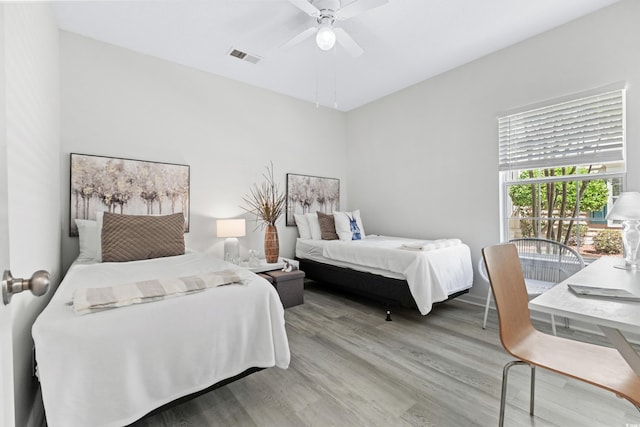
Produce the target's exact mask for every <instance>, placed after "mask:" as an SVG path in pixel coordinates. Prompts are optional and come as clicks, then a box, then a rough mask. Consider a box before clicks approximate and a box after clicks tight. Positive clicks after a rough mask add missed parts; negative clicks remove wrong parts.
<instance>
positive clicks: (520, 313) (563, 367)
mask: <svg viewBox="0 0 640 427" xmlns="http://www.w3.org/2000/svg"><path fill="white" fill-rule="evenodd" d="M482 255H483V257H484V261H485V264H486V269H487V274H488V277H489V283H490V284H491V289H492V291H493V296H494V300H495V303H496V309H497V311H498V321H499V326H500V340H501V342H502V346H503V347H504V349H505V350H506V351H507V352H508V353H509V354H511V355H512V356H514V357H515V358H516V359H518V360H515V361H511V362H508V363H507V364H506V365H505V366H504V369H503V374H502V393H501V396H500V419H499V425H500V426H502V425H503V424H504V410H505V397H506V391H507V377H508V374H509V369H510V368H511V367H512V366H513V365H520V364H528V365H529V366H530V367H531V396H530V402H529V414H530V415H531V416H533V410H534V392H535V368H536V367H540V368H544V369H548V370H550V371H553V372H556V373H558V374H561V375H565V376H567V377H571V378H574V379H577V380H580V381H584V382H586V383H589V384H592V385H594V386H596V387H600V388H603V389H605V390H609V391H611V392H613V393H615V394H616V395H618V396H619V397H622V398H624V399H627V400H628V401H630V402H631V403H633V404H634V405H635V406H636V408H638V406H639V405H640V377H639V376H638V375H637V374H636V373H635V372H634V371H633V370H632V369H631V368H630V367H629V365H628V364H627V362H626V361H625V360H624V359H623V358H622V356H621V355H620V353H618V351H617V350H615V349H613V348H608V347H602V346H599V345H595V344H588V343H583V342H579V341H573V340H570V339H566V338H561V337H556V336H553V335H549V334H545V333H542V332H540V331H538V330H536V329H535V328H534V327H533V325H532V323H531V319H530V313H529V307H528V303H529V298H528V296H527V290H526V286H525V281H524V276H523V271H522V268H521V260H520V257H519V253H518V250H517V248H516V245H515V244H513V243H505V244H501V245H496V246H491V247H487V248H484V249H483V250H482Z"/></svg>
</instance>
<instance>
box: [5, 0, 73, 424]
mask: <svg viewBox="0 0 640 427" xmlns="http://www.w3.org/2000/svg"><path fill="white" fill-rule="evenodd" d="M3 8H4V20H3V21H2V23H3V24H2V28H3V31H4V51H5V52H4V61H3V62H2V63H0V66H1V67H4V77H5V79H4V81H2V82H1V83H2V84H5V85H6V86H5V95H6V98H5V99H4V102H6V104H5V108H6V142H7V202H8V212H7V213H8V224H9V254H10V258H11V270H12V273H13V274H14V276H15V277H26V278H28V277H30V276H31V274H32V273H33V272H35V271H36V270H40V269H44V270H48V271H49V272H50V273H51V275H52V282H53V286H52V289H50V291H49V294H48V295H47V296H45V297H42V298H36V297H34V296H33V295H32V294H31V293H30V292H23V293H22V294H19V295H16V296H14V297H13V299H12V300H11V308H12V313H13V318H12V323H13V364H14V377H13V384H14V394H15V402H16V405H15V425H17V426H27V425H30V423H32V422H34V420H33V419H31V420H30V419H29V416H30V413H31V408H32V406H33V404H34V399H35V394H36V388H37V382H36V380H35V379H34V378H33V377H32V366H31V364H32V361H31V348H32V346H33V343H32V339H31V325H32V324H33V321H34V320H35V318H36V316H37V315H38V314H39V313H40V311H42V308H43V307H44V305H45V304H46V303H47V302H48V300H49V298H50V296H51V294H52V293H53V290H54V289H55V285H56V283H57V282H58V280H59V276H60V265H61V255H60V254H61V251H60V236H61V224H60V217H59V215H58V212H60V198H59V194H60V162H59V159H60V140H59V135H60V94H59V91H60V80H59V77H60V76H59V58H58V29H57V24H56V21H55V18H54V16H53V12H52V10H51V5H50V4H43V3H41V4H6V5H4V6H3ZM3 267H8V266H3Z"/></svg>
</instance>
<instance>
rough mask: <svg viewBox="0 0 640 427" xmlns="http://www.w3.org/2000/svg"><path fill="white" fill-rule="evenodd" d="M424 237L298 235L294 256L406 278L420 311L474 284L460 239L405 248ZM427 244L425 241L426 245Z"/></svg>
mask: <svg viewBox="0 0 640 427" xmlns="http://www.w3.org/2000/svg"><path fill="white" fill-rule="evenodd" d="M419 243H427V242H425V241H423V240H417V239H407V238H399V237H389V236H374V235H368V236H367V237H366V238H365V239H362V240H355V241H340V240H310V239H298V240H297V242H296V257H297V258H300V259H309V260H312V261H316V262H320V263H325V264H330V265H334V266H338V267H344V268H351V269H353V270H357V271H362V272H367V273H373V274H378V275H381V276H384V277H389V278H393V279H400V280H406V281H407V284H408V285H409V289H410V291H411V294H412V296H413V298H414V300H415V302H416V305H417V306H418V309H419V310H420V312H421V313H422V314H427V313H429V311H431V307H432V305H433V303H435V302H440V301H444V300H446V299H447V298H448V297H449V295H452V294H455V293H458V292H460V291H463V290H465V289H469V288H470V287H471V286H472V285H473V267H472V263H471V251H470V249H469V246H467V245H466V244H464V243H462V242H459V241H458V242H457V243H455V244H451V245H450V246H445V247H442V248H440V249H434V250H408V249H402V247H403V245H405V246H411V245H416V244H419ZM427 246H428V245H425V247H427Z"/></svg>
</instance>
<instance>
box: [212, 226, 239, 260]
mask: <svg viewBox="0 0 640 427" xmlns="http://www.w3.org/2000/svg"><path fill="white" fill-rule="evenodd" d="M216 229H217V235H218V237H226V239H225V241H224V259H225V260H226V261H231V262H233V263H236V264H237V263H238V262H239V261H240V243H239V242H238V237H244V236H245V235H246V222H245V220H244V219H219V220H216Z"/></svg>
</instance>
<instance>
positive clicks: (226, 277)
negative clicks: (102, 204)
mask: <svg viewBox="0 0 640 427" xmlns="http://www.w3.org/2000/svg"><path fill="white" fill-rule="evenodd" d="M231 283H238V284H240V283H242V278H241V277H240V276H239V275H238V274H237V273H236V272H235V271H233V270H222V271H216V272H211V273H204V274H200V275H197V276H186V277H173V278H166V279H153V280H144V281H140V282H132V283H125V284H123V285H116V286H108V287H104V288H86V289H76V290H75V291H74V292H73V311H74V312H75V313H76V314H87V313H94V312H96V311H102V310H107V309H111V308H117V307H124V306H127V305H131V304H141V303H146V302H152V301H159V300H163V299H167V298H171V297H177V296H181V295H187V294H190V293H194V292H200V291H203V290H205V289H210V288H214V287H216V286H222V285H229V284H231Z"/></svg>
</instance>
